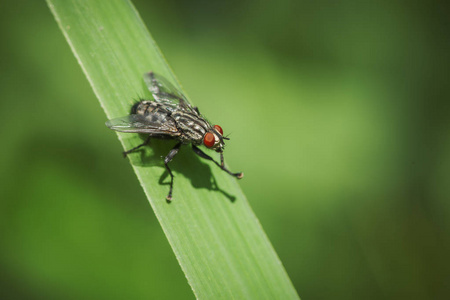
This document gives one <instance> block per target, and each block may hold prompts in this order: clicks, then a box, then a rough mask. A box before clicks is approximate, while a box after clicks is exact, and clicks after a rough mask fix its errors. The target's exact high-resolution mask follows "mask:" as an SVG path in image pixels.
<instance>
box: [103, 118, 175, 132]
mask: <svg viewBox="0 0 450 300" xmlns="http://www.w3.org/2000/svg"><path fill="white" fill-rule="evenodd" d="M106 126H108V127H109V128H111V129H112V130H115V131H120V132H136V133H148V134H155V135H170V136H178V135H180V132H179V131H178V129H177V127H176V126H175V122H174V121H173V120H172V119H170V118H168V117H167V115H165V114H157V113H156V114H148V115H146V116H142V115H129V116H126V117H122V118H116V119H112V120H109V121H107V122H106Z"/></svg>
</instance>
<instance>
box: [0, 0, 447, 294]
mask: <svg viewBox="0 0 450 300" xmlns="http://www.w3.org/2000/svg"><path fill="white" fill-rule="evenodd" d="M134 4H135V6H136V7H137V9H138V11H139V12H140V14H141V16H142V18H143V19H144V21H145V22H146V24H147V26H148V27H149V30H150V31H151V33H152V35H153V37H154V38H155V39H156V41H157V42H158V44H159V46H160V47H161V49H162V51H163V53H164V54H165V56H166V58H167V59H168V61H169V63H170V65H171V66H172V68H173V69H174V71H175V73H176V74H177V76H178V78H179V80H180V81H181V83H182V85H183V86H184V88H185V90H186V91H187V93H188V95H189V97H190V98H191V99H193V100H194V102H195V104H196V105H198V106H199V107H200V108H201V110H202V113H204V114H205V115H206V116H208V118H209V119H211V120H215V122H217V123H218V124H220V125H222V127H223V128H224V129H225V131H226V132H231V133H232V135H231V137H232V141H231V142H230V143H229V146H227V153H226V155H227V156H226V157H227V161H228V163H229V165H230V166H232V168H234V169H239V170H243V171H245V174H246V177H245V179H244V180H242V181H240V185H241V186H242V189H243V190H244V192H245V193H246V195H247V197H248V200H249V202H250V203H251V205H252V207H253V209H254V211H255V212H256V214H257V216H258V217H259V219H260V221H261V223H262V225H263V227H264V229H265V231H266V233H267V234H268V236H269V238H270V240H271V241H272V243H273V245H274V247H275V249H276V250H277V253H278V255H279V256H280V258H281V260H282V262H283V264H284V266H285V268H286V270H287V272H288V274H289V275H290V278H291V280H292V282H293V283H294V285H295V287H296V289H297V291H298V293H299V295H300V296H301V297H302V298H303V299H445V298H446V296H447V297H448V296H449V295H450V293H449V291H450V287H449V282H450V259H449V253H450V238H449V233H450V228H449V225H450V224H449V216H450V203H449V200H450V185H449V179H450V118H449V116H450V114H449V113H450V104H449V100H450V97H449V96H450V87H449V70H450V63H449V55H448V54H449V51H450V46H449V41H450V39H449V34H448V30H447V29H448V28H449V26H448V25H449V24H448V23H449V18H448V11H447V10H446V7H445V6H444V4H443V2H441V1H413V2H412V1H399V0H393V1H392V0H391V1H356V0H339V1H332V0H324V1H293V0H292V1H290V0H278V1H271V2H268V1H260V0H246V1H234V0H233V1H206V0H193V1H182V0H168V1H156V0H154V1H143V0H135V1H134ZM0 40H1V48H0V61H1V66H0V68H1V69H0V116H1V122H2V125H1V126H0V133H1V135H0V136H1V141H2V142H1V147H0V149H1V150H0V154H1V155H0V198H1V201H0V293H1V296H4V298H5V299H13V298H14V299H40V298H42V299H61V298H66V299H143V298H153V299H192V298H194V296H193V294H192V292H191V290H190V287H189V286H188V284H187V281H186V279H185V278H184V275H183V273H182V272H181V269H180V268H179V266H178V264H177V262H176V259H175V257H174V255H173V253H172V251H171V249H170V247H169V245H168V242H167V240H166V238H165V236H164V234H163V232H162V230H161V228H160V226H159V224H158V222H157V220H156V218H155V216H154V214H153V212H152V210H151V208H150V206H149V205H148V203H147V200H146V198H145V196H144V193H143V191H142V189H141V188H140V186H139V184H138V181H137V180H136V178H135V175H134V174H133V171H132V169H131V167H130V165H129V163H128V161H127V160H124V159H122V158H121V155H120V151H121V148H120V144H119V142H118V140H117V138H116V135H115V133H113V132H112V131H110V130H108V129H107V128H106V127H105V126H104V122H105V120H106V117H105V115H104V113H103V112H102V110H101V108H100V105H99V103H98V101H97V99H96V98H95V96H94V94H93V92H92V90H91V88H90V86H89V84H88V82H87V80H86V78H85V77H84V75H83V73H82V71H81V69H80V67H79V66H78V64H77V62H76V60H75V58H74V56H73V55H72V53H71V51H70V49H69V46H68V45H67V43H66V41H65V40H64V38H63V35H62V34H61V32H60V31H59V29H58V27H57V25H56V22H55V21H54V19H53V16H52V15H51V14H50V12H49V10H48V8H47V6H46V4H45V3H44V2H42V1H15V2H14V1H8V2H7V1H2V2H1V3H0ZM174 163H176V162H174ZM161 170H162V169H161ZM6 296H7V297H6Z"/></svg>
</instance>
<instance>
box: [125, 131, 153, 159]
mask: <svg viewBox="0 0 450 300" xmlns="http://www.w3.org/2000/svg"><path fill="white" fill-rule="evenodd" d="M148 143H150V136H148V137H147V139H146V140H145V142H143V143H142V144H140V145H139V146H136V147H134V148H131V149H130V150H127V151H124V152H123V157H127V155H128V154H130V153H131V152H133V151H135V150H137V149H139V148H141V147H142V146H145V145H147V144H148Z"/></svg>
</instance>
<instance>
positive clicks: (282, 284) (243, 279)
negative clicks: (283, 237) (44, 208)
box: [48, 0, 298, 299]
mask: <svg viewBox="0 0 450 300" xmlns="http://www.w3.org/2000/svg"><path fill="white" fill-rule="evenodd" d="M48 3H49V6H50V8H51V10H52V12H53V14H54V15H55V18H56V20H57V22H58V24H59V26H60V28H61V30H62V31H63V33H64V35H65V37H66V39H67V41H68V42H69V44H70V46H71V48H72V51H73V52H74V54H75V56H76V57H77V59H78V62H79V63H80V65H81V67H82V69H83V71H84V73H85V75H86V77H87V78H88V80H89V82H90V84H91V86H92V88H93V90H94V92H95V94H96V96H97V97H98V99H99V100H100V103H101V105H102V107H103V109H104V110H105V112H106V114H107V116H108V118H114V117H119V116H123V115H126V114H127V113H128V112H129V110H130V106H131V104H132V102H133V98H137V97H142V96H144V97H149V95H148V92H146V91H145V87H144V85H143V82H142V74H144V72H147V71H150V70H153V71H155V72H157V73H159V74H161V75H163V76H165V77H166V78H169V79H170V80H171V81H173V82H174V83H176V80H175V77H174V75H173V74H172V72H171V70H170V68H169V67H168V65H167V64H166V62H165V60H164V58H163V57H162V55H161V53H160V51H159V49H158V48H157V46H156V44H155V42H154V41H153V40H152V38H151V36H150V34H149V33H148V32H147V30H146V28H145V26H144V25H143V23H142V21H141V20H140V18H139V15H138V13H137V12H136V11H135V9H134V7H133V6H132V4H131V3H130V2H128V1H62V0H49V1H48ZM119 138H120V140H121V142H122V144H123V146H124V148H125V149H129V148H131V147H133V146H136V145H137V144H139V143H140V142H141V141H142V140H141V138H140V137H139V136H138V135H136V134H119ZM152 143H153V147H152V149H147V150H145V151H143V152H141V153H140V154H139V153H136V154H133V155H131V162H132V165H133V168H134V171H135V173H136V174H137V177H138V179H139V181H140V183H141V186H142V187H143V189H144V191H145V193H146V195H147V197H148V199H149V201H150V204H151V205H152V207H153V210H154V211H155V214H156V216H157V218H158V220H159V222H160V224H161V226H162V228H163V230H164V232H165V234H166V236H167V238H168V240H169V242H170V244H171V246H172V248H173V251H174V252H175V255H176V257H177V259H178V261H179V263H180V265H181V267H182V269H183V271H184V272H185V275H186V277H187V279H188V281H189V283H190V285H191V287H192V289H193V290H194V293H195V295H196V296H197V297H199V298H205V299H211V298H218V297H220V298H225V299H230V298H236V299H250V298H253V299H276V298H278V299H290V298H291V299H294V298H298V296H297V294H296V292H295V290H294V288H293V286H292V284H291V282H290V280H289V278H288V276H287V274H286V272H285V271H284V269H283V267H282V266H281V263H280V261H279V259H278V257H277V256H276V254H275V252H274V250H273V248H272V246H271V245H270V242H269V241H268V239H267V237H266V236H265V234H264V232H263V230H262V228H261V226H260V224H259V223H258V220H257V219H256V217H255V215H254V214H253V212H252V210H251V208H250V207H249V205H248V202H247V200H246V198H245V196H244V195H243V194H242V192H241V189H240V188H239V186H238V184H237V183H236V180H235V179H234V178H231V177H230V176H229V175H228V174H226V173H224V172H222V171H221V170H219V169H218V168H217V167H216V166H215V165H213V164H211V163H205V162H201V161H200V160H199V159H198V158H196V157H195V156H194V155H193V154H192V153H188V152H187V151H185V152H184V153H182V154H180V155H179V156H177V157H176V159H175V161H174V163H173V164H172V166H173V169H174V174H175V176H176V178H175V186H174V200H173V203H171V204H170V205H169V204H167V203H166V202H165V200H164V198H165V196H166V194H167V191H168V185H167V182H168V178H167V176H166V175H167V174H165V175H163V176H162V175H161V174H164V171H163V169H162V168H161V166H162V161H161V158H160V157H161V156H163V155H165V153H167V151H168V150H169V149H170V147H168V146H167V143H161V142H152ZM225 155H226V153H225ZM244 180H245V179H244ZM144 238H145V237H144ZM155 246H157V245H155Z"/></svg>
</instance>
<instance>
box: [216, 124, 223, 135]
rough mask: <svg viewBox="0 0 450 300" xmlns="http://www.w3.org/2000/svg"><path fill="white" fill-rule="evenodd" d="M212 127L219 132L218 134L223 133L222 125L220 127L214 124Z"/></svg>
mask: <svg viewBox="0 0 450 300" xmlns="http://www.w3.org/2000/svg"><path fill="white" fill-rule="evenodd" d="M214 129H215V130H217V132H218V133H220V135H223V130H222V127H220V126H219V125H214Z"/></svg>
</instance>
